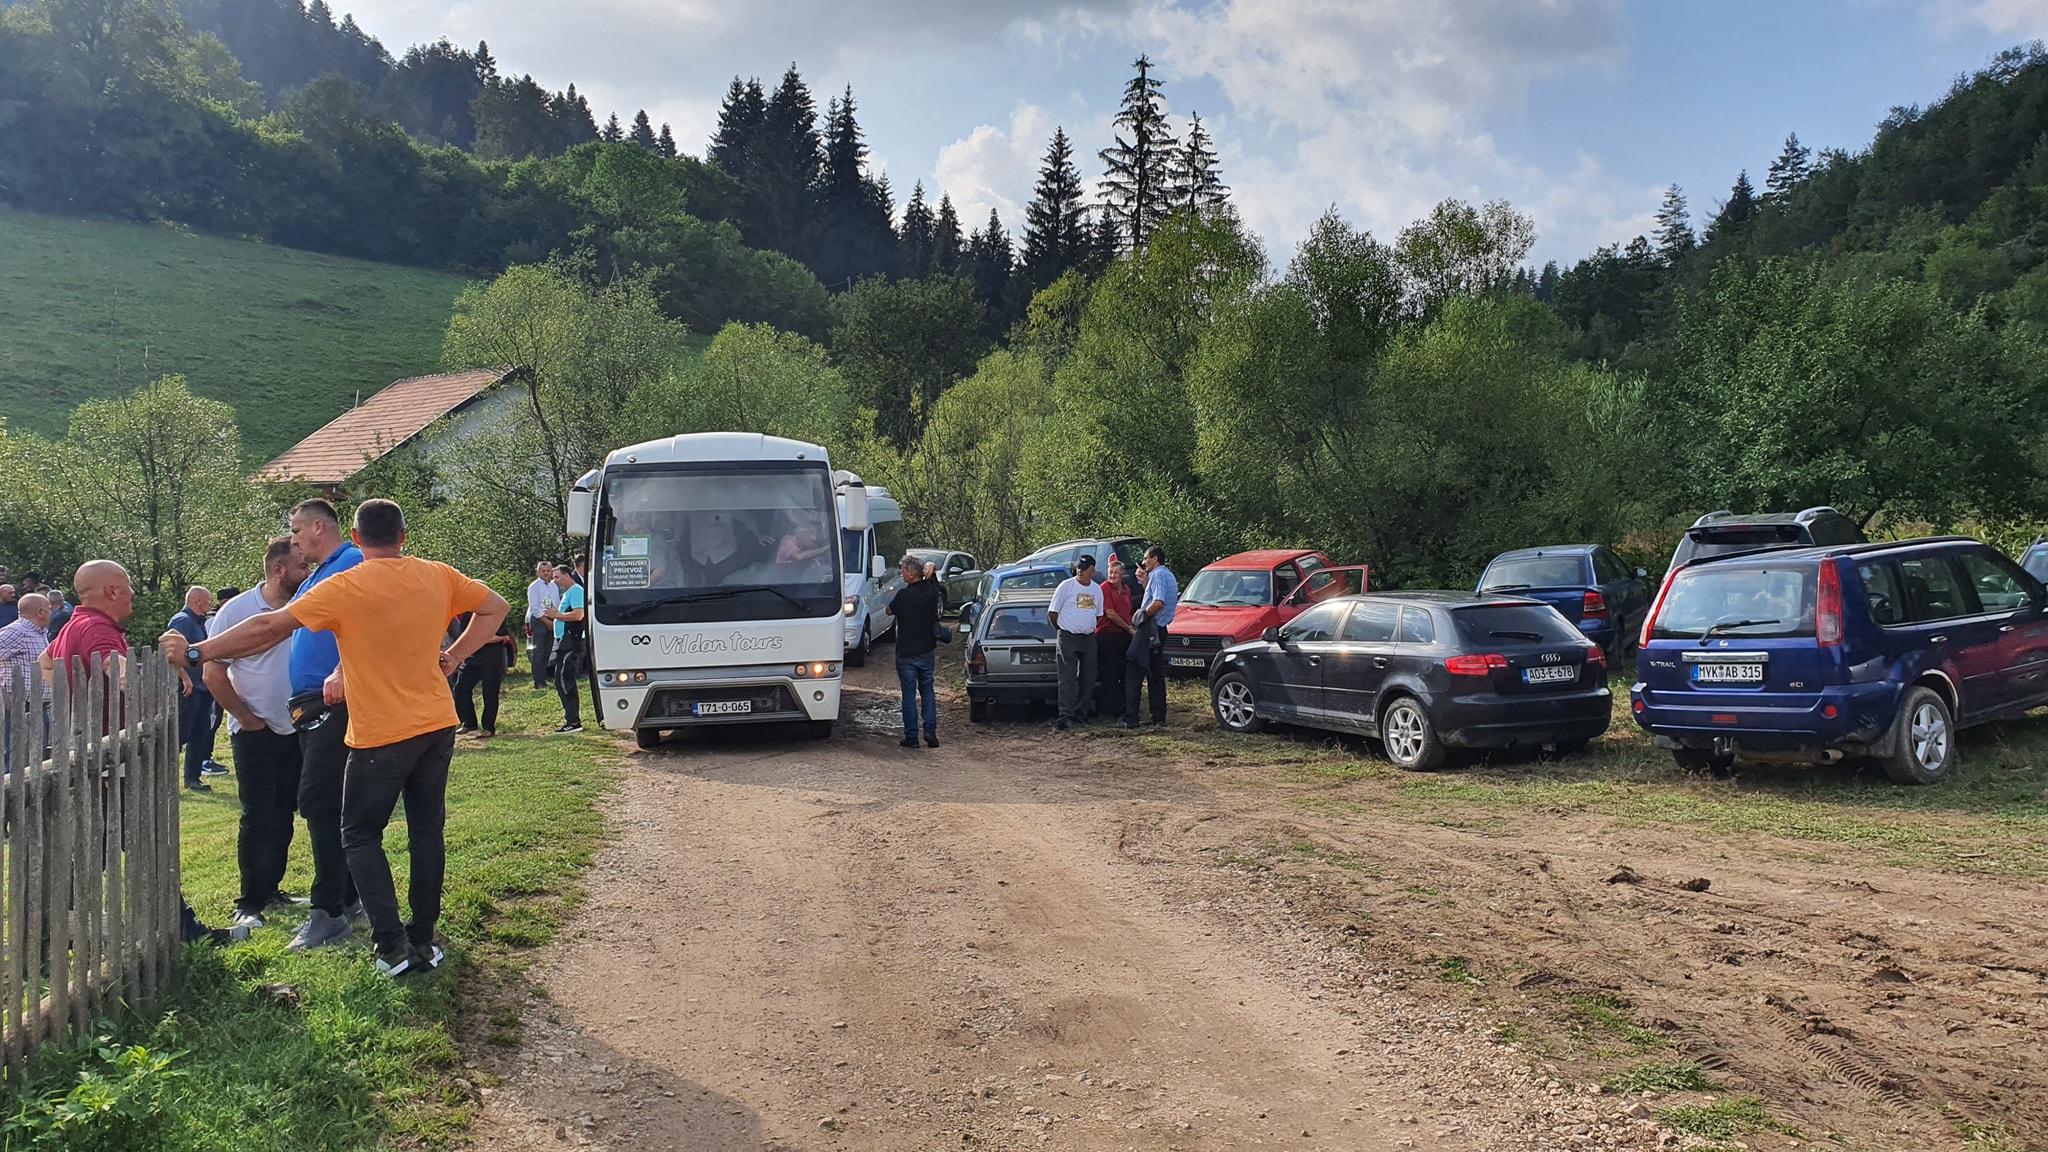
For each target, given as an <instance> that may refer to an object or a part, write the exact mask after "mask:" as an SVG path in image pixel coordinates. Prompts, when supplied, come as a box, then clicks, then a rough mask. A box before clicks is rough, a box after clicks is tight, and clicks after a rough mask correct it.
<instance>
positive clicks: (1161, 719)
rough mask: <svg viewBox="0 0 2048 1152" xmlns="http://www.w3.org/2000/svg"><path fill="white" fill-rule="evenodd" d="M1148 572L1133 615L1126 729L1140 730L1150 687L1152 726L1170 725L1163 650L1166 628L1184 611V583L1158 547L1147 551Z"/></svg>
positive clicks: (1126, 680) (1126, 677) (1144, 565)
mask: <svg viewBox="0 0 2048 1152" xmlns="http://www.w3.org/2000/svg"><path fill="white" fill-rule="evenodd" d="M1139 567H1140V568H1142V569H1144V572H1145V591H1144V593H1143V595H1142V596H1141V598H1140V600H1141V603H1140V606H1139V608H1138V610H1137V611H1136V612H1134V613H1132V616H1133V617H1134V618H1133V620H1132V623H1134V624H1136V625H1137V635H1136V636H1134V637H1133V638H1132V639H1131V647H1130V653H1129V655H1128V656H1126V657H1125V659H1126V660H1127V661H1128V662H1129V664H1130V665H1131V666H1130V667H1129V668H1127V669H1125V671H1124V719H1123V726H1124V727H1126V728H1136V727H1137V726H1138V697H1139V694H1140V693H1141V692H1143V691H1145V690H1146V688H1147V687H1148V686H1149V688H1150V690H1151V695H1152V723H1153V724H1154V725H1159V724H1164V723H1166V651H1165V649H1164V648H1162V647H1161V646H1160V641H1161V640H1162V639H1163V638H1164V633H1165V632H1166V626H1167V625H1168V624H1171V623H1173V614H1174V610H1175V609H1177V608H1179V607H1180V581H1178V580H1176V579H1174V576H1173V570H1172V569H1170V568H1168V567H1167V566H1166V550H1165V549H1163V548H1161V547H1160V546H1159V545H1157V544H1154V545H1152V546H1151V547H1149V548H1147V549H1145V558H1144V560H1142V561H1140V562H1139Z"/></svg>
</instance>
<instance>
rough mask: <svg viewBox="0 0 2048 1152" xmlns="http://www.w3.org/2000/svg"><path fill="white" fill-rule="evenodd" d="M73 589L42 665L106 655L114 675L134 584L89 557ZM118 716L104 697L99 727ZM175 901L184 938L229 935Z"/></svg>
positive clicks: (123, 650)
mask: <svg viewBox="0 0 2048 1152" xmlns="http://www.w3.org/2000/svg"><path fill="white" fill-rule="evenodd" d="M71 590H72V594H73V595H74V596H76V597H77V598H78V609H77V611H75V612H73V613H72V614H71V622H70V623H68V624H66V625H65V626H64V630H63V631H62V632H59V633H58V634H57V638H56V639H55V640H53V641H51V642H50V647H49V649H48V650H47V651H45V652H44V653H43V655H42V665H43V668H44V669H45V670H50V669H54V668H56V667H58V666H59V665H60V664H61V665H62V666H63V667H64V668H65V669H66V670H67V676H68V674H69V669H70V667H71V665H70V661H71V659H72V658H73V657H80V656H82V657H92V656H98V655H102V654H105V655H107V656H108V657H110V659H109V660H108V668H107V673H108V676H109V678H110V680H118V678H119V677H120V676H121V674H122V672H123V671H124V669H125V666H126V663H127V660H128V636H127V634H126V633H124V632H122V631H121V625H122V624H125V623H127V621H128V617H130V616H132V615H134V614H135V585H134V583H133V582H132V581H130V580H129V579H128V570H127V569H126V568H123V567H121V566H120V565H119V564H116V563H114V562H113V561H112V560H88V561H86V562H85V563H83V564H80V565H79V566H78V574H77V575H76V576H73V577H72V578H71ZM72 688H73V689H74V690H76V689H77V688H78V685H77V684H76V683H73V684H72ZM116 715H119V713H117V712H116V711H115V704H114V701H112V700H108V701H107V702H106V705H105V709H104V710H103V711H102V712H101V713H100V727H101V729H102V730H103V731H104V730H105V729H107V728H110V727H112V726H113V724H114V723H115V721H114V719H113V717H114V716H116ZM178 903H179V905H180V908H179V914H180V916H181V918H182V919H183V921H184V936H185V939H186V940H187V941H192V940H215V941H219V940H224V939H226V938H227V930H226V929H224V928H222V929H215V928H208V927H207V926H206V925H204V924H202V923H200V922H199V917H198V916H196V915H194V914H193V912H192V906H191V905H190V904H187V903H185V902H184V900H183V899H180V900H179V901H178Z"/></svg>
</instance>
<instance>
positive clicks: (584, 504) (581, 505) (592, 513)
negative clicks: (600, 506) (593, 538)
mask: <svg viewBox="0 0 2048 1152" xmlns="http://www.w3.org/2000/svg"><path fill="white" fill-rule="evenodd" d="M596 517H597V493H595V492H592V491H591V490H590V489H588V488H572V489H570V491H569V517H568V523H566V524H564V525H562V527H563V529H564V530H565V531H567V532H568V533H569V535H571V536H588V535H590V527H591V522H592V521H593V520H595V519H596Z"/></svg>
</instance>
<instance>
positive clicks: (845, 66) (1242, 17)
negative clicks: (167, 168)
mask: <svg viewBox="0 0 2048 1152" xmlns="http://www.w3.org/2000/svg"><path fill="white" fill-rule="evenodd" d="M334 7H335V9H336V10H337V11H344V10H349V11H353V12H354V13H355V15H356V18H357V20H358V21H359V22H360V23H361V24H362V25H363V26H364V27H365V28H366V29H367V30H369V31H370V32H371V33H373V34H375V35H377V36H378V37H379V38H380V39H382V40H383V41H384V42H385V44H386V46H387V47H389V48H391V49H392V50H393V51H394V52H397V51H402V50H403V48H404V46H405V45H407V44H410V43H413V42H415V41H421V40H431V39H435V38H437V37H440V36H444V35H445V36H447V37H449V38H450V39H452V40H455V41H457V42H460V43H464V44H473V43H474V42H475V41H477V40H478V39H487V40H488V41H489V42H490V44H491V48H492V52H493V53H494V55H496V57H497V59H498V63H499V67H500V69H501V70H504V71H508V72H515V73H517V72H531V73H532V74H533V75H534V77H535V78H536V79H537V80H539V81H541V82H542V83H544V84H546V85H548V86H550V87H557V88H559V87H562V86H564V85H566V84H568V83H570V82H571V81H574V82H575V83H576V85H577V87H578V89H579V90H580V91H583V92H586V93H588V94H589V95H590V96H591V98H592V103H593V104H594V105H595V106H596V107H597V109H598V115H599V118H600V119H602V118H603V116H604V115H605V113H606V112H608V111H611V110H614V109H615V110H617V111H619V112H620V113H621V119H622V120H623V119H629V118H630V117H631V114H632V112H633V111H634V110H635V109H638V108H643V107H644V108H646V109H647V110H648V112H649V114H650V115H652V116H653V117H654V118H655V120H656V121H657V122H659V121H667V122H669V123H670V124H672V125H673V126H674V129H675V133H676V137H677V140H678V142H679V143H681V144H682V146H683V147H684V149H685V150H686V151H693V152H701V151H702V149H703V146H704V142H705V140H706V139H707V138H708V136H709V133H710V131H711V129H712V127H713V125H714V124H715V122H716V116H717V106H718V100H719V98H720V96H721V95H722V94H723V92H724V89H725V85H726V82H727V81H728V80H729V79H730V78H731V77H732V76H733V75H735V74H738V75H743V76H753V75H758V76H760V77H761V78H762V80H763V81H764V82H765V83H768V84H770V85H772V84H773V83H774V81H775V80H776V79H777V78H778V77H779V76H780V74H781V72H782V70H783V68H784V67H786V66H787V65H788V64H789V63H790V62H791V61H794V62H796V64H797V65H798V67H799V69H800V70H801V72H802V73H803V75H804V77H805V79H806V80H807V81H808V82H809V83H810V85H811V87H812V90H813V92H814V93H815V94H816V96H817V99H818V104H819V108H820V111H822V110H823V107H824V103H825V98H826V96H827V95H829V94H832V93H836V92H838V91H839V90H840V89H841V88H842V87H844V86H845V85H847V84H851V85H852V86H853V89H854V94H855V97H856V98H857V100H858V102H859V105H860V120H861V124H862V126H863V127H864V128H865V130H866V131H867V134H868V141H869V145H870V147H871V148H872V149H873V153H874V156H873V160H874V163H875V164H876V165H877V166H878V167H882V168H885V169H886V170H887V172H888V174H889V177H890V180H891V182H892V183H893V185H894V186H895V189H896V192H897V195H898V198H899V202H900V200H901V199H902V198H903V197H906V196H908V194H909V191H910V187H911V185H912V183H913V182H914V181H918V180H922V181H923V182H924V184H925V187H926V189H927V191H928V192H929V194H930V195H931V196H932V198H933V199H934V200H935V201H936V199H937V196H938V192H939V191H941V190H943V191H946V192H949V193H950V194H951V195H952V197H953V199H954V202H955V204H956V206H957V207H958V208H959V209H960V211H961V215H962V217H963V218H964V219H966V220H967V221H968V222H969V223H970V224H976V223H979V222H980V221H981V220H983V219H985V218H986V216H987V214H988V211H989V209H990V207H992V206H993V207H995V208H997V209H998V210H999V211H1000V212H1001V213H1002V217H1003V220H1004V223H1005V225H1006V226H1007V227H1008V228H1009V229H1010V230H1011V231H1012V232H1013V233H1015V232H1017V231H1019V230H1020V229H1021V227H1022V205H1023V203H1024V202H1025V201H1026V200H1027V199H1028V198H1029V196H1030V188H1031V181H1032V178H1033V175H1034V173H1035V171H1036V168H1037V164H1038V161H1039V158H1040V157H1041V156H1042V154H1043V152H1044V150H1045V145H1046V142H1047V140H1048V139H1049V138H1050V137H1051V135H1052V130H1053V127H1054V126H1055V125H1064V126H1065V127H1066V129H1067V132H1068V134H1069V135H1070V136H1073V137H1074V138H1075V142H1076V148H1077V151H1079V152H1080V153H1081V154H1082V155H1083V157H1084V159H1085V162H1084V164H1083V170H1084V172H1085V173H1087V174H1088V175H1090V176H1093V175H1094V174H1095V173H1096V172H1097V171H1098V170H1099V165H1098V164H1097V163H1096V162H1095V161H1094V156H1093V154H1094V152H1095V151H1096V150H1097V149H1099V148H1101V147H1103V146H1104V145H1105V144H1107V143H1108V141H1109V131H1110V128H1109V121H1110V118H1111V117H1112V116H1114V114H1115V107H1116V101H1117V98H1118V95H1119V92H1120V90H1121V88H1122V85H1123V83H1124V81H1125V79H1126V78H1127V77H1128V76H1129V74H1130V70H1131V69H1130V64H1131V61H1132V60H1133V59H1134V58H1135V57H1136V56H1137V54H1138V53H1139V52H1141V51H1142V52H1146V53H1148V54H1149V55H1150V56H1151V58H1152V59H1153V61H1154V63H1155V65H1156V66H1157V74H1158V75H1159V76H1160V77H1161V78H1162V79H1163V80H1164V81H1165V83H1166V90H1165V94H1166V100H1167V104H1168V107H1169V111H1170V112H1171V113H1172V114H1173V116H1174V119H1175V121H1176V125H1177V126H1178V125H1179V124H1182V123H1184V122H1185V121H1184V118H1185V116H1186V114H1187V113H1188V112H1190V111H1195V112H1200V113H1201V115H1202V118H1203V121H1204V123H1205V124H1207V125H1208V126H1209V128H1210V130H1211V133H1212V135H1213V136H1214V137H1215V138H1216V140H1217V143H1218V145H1219V148H1220V150H1221V153H1222V156H1223V162H1224V171H1223V176H1224V179H1225V180H1226V182H1228V183H1229V184H1231V185H1232V187H1233V190H1234V198H1235V199H1236V201H1237V203H1238V206H1239V208H1240V210H1241V211H1242V213H1243V214H1244V217H1245V219H1246V221H1247V223H1249V224H1250V225H1251V226H1252V227H1253V228H1254V229H1255V230H1256V231H1257V232H1258V233H1259V234H1260V236H1261V237H1262V238H1263V239H1264V240H1265V242H1266V245H1267V249H1268V251H1269V252H1270V253H1272V255H1273V257H1274V259H1275V261H1276V263H1277V262H1284V261H1285V259H1286V258H1287V256H1288V254H1289V253H1290V252H1291V251H1292V250H1293V247H1294V245H1295V243H1296V242H1297V241H1298V240H1299V239H1300V238H1301V236H1302V235H1303V234H1304V232H1305V231H1306V229H1307V226H1308V224H1309V223H1310V222H1311V221H1312V220H1313V219H1314V218H1315V216H1316V215H1318V214H1319V213H1320V212H1322V211H1323V210H1324V209H1325V208H1328V207H1330V206H1333V205H1334V206H1335V207H1336V208H1337V210H1338V211H1339V212H1341V213H1342V214H1343V215H1345V216H1346V217H1348V218H1350V219H1351V220H1353V221H1354V222H1356V223H1359V224H1361V225H1363V226H1365V227H1368V228H1370V229H1372V230H1373V231H1374V232H1375V233H1376V234H1378V235H1381V236H1383V237H1387V238H1391V237H1392V236H1393V234H1394V233H1395V232H1397V231H1398V230H1399V229H1400V227H1401V226H1402V225H1403V224H1405V223H1407V222H1408V221H1410V220H1412V219H1414V218H1415V217H1417V216H1418V215H1420V214H1421V213H1423V212H1425V211H1427V209H1428V208H1429V206H1430V205H1431V204H1433V203H1435V202H1436V201H1438V200H1440V199H1443V198H1444V197H1447V196H1457V197H1460V198H1464V199H1468V200H1491V199H1506V200H1508V201H1510V202H1511V203H1513V204H1514V205H1515V206H1516V207H1517V208H1519V209H1521V210H1522V211H1524V212H1526V213H1528V214H1529V215H1531V216H1533V217H1534V218H1535V220H1536V222H1537V227H1538V233H1539V238H1538V241H1537V247H1536V251H1535V253H1534V258H1535V259H1537V260H1542V259H1547V258H1555V259H1558V260H1560V261H1566V262H1568V261H1570V260H1572V259H1575V258H1577V257H1578V256H1581V255H1584V254H1585V253H1586V252H1588V251H1590V250H1591V249H1592V248H1594V247H1595V246H1597V245H1599V244H1603V243H1612V242H1620V241H1625V240H1627V239H1628V238H1629V237H1631V236H1633V235H1636V234H1637V233H1638V232H1642V231H1645V230H1647V227H1648V222H1649V218H1650V215H1651V213H1653V212H1654V211H1655V210H1656V207H1657V202H1658V199H1659V197H1660V196H1661V193H1662V190H1663V188H1664V186H1665V185H1666V184H1669V183H1672V182H1676V183H1678V184H1680V185H1682V186H1683V187H1684V188H1685V189H1686V192H1687V194H1688V196H1689V197H1690V199H1691V201H1692V204H1693V209H1694V215H1695V218H1696V220H1698V219H1701V218H1702V217H1704V215H1705V214H1706V213H1707V212H1708V211H1710V210H1711V208H1712V206H1713V205H1714V204H1715V203H1716V202H1717V201H1719V200H1720V199H1721V198H1723V197H1725V196H1726V194H1727V191H1728V187H1729V185H1730V184H1731V183H1733V181H1734V178H1735V173H1736V171H1737V170H1738V169H1741V168H1744V167H1747V168H1748V169H1749V171H1750V175H1751V178H1752V180H1753V181H1755V182H1756V183H1758V184H1761V183H1762V179H1763V170H1764V168H1765V167H1766V166H1767V165H1768V164H1769V162H1770V160H1771V158H1772V157H1773V156H1774V155H1776V153H1777V151H1778V147H1779V144H1780V143H1781V142H1782V141H1783V139H1784V137H1785V134H1786V133H1787V132H1788V131H1796V132H1798V133H1799V136H1800V138H1801V139H1802V140H1803V141H1805V142H1806V143H1808V144H1809V145H1812V146H1814V147H1816V148H1818V147H1821V146H1827V145H1833V146H1838V147H1844V148H1850V149H1855V148H1858V147H1860V146H1862V145H1863V144H1864V143H1866V142H1867V141H1868V140H1869V138H1870V135H1871V132H1872V130H1873V128H1874V126H1875V125H1876V123H1877V121H1878V120H1879V119H1880V118H1882V117H1883V116H1884V115H1885V113H1886V111H1887V110H1888V109H1889V108H1891V107H1892V106H1894V105H1899V104H1913V103H1921V104H1924V103H1928V102H1931V101H1933V100H1934V99H1936V98H1938V97H1939V96H1940V94H1941V93H1942V92H1943V91H1944V90H1945V89H1946V88H1947V87H1948V84H1949V82H1950V80H1951V79H1952V78H1953V77H1955V76H1956V75H1957V74H1959V73H1964V72H1968V71H1971V70H1974V69H1976V68H1979V67H1981V66H1983V65H1984V64H1985V63H1986V62H1988V61H1989V59H1990V58H1991V56H1992V55H1993V54H1994V53H1996V52H1997V51H1998V50H2000V49H2001V48H2004V47H2008V46H2011V45H2013V44H2015V43H2020V42H2022V41H2025V40H2029V39H2034V38H2040V37H2048V0H1947V2H1941V0H1777V2H1775V3H1763V2H1755V0H1727V2H1718V3H1686V4H1680V3H1658V2H1651V0H1642V2H1637V3H1627V2H1624V0H1429V2H1415V0H1013V2H1011V3H1008V4H980V3H973V2H971V0H957V2H945V0H897V2H894V3H884V2H881V0H786V2H781V3H776V2H771V0H764V2H760V3H753V4H735V3H732V2H731V0H579V2H578V3H576V4H573V5H565V4H561V3H559V2H554V3H547V4H542V3H538V2H535V0H489V2H485V0H361V2H358V3H353V4H351V3H349V2H347V0H337V2H335V3H334Z"/></svg>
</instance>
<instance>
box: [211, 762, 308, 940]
mask: <svg viewBox="0 0 2048 1152" xmlns="http://www.w3.org/2000/svg"><path fill="white" fill-rule="evenodd" d="M228 745H229V746H230V747H232V748H233V749H234V750H235V791H236V792H238V793H240V794H241V797H242V826H241V829H240V832H239V834H238V835H237V836H236V838H235V862H236V863H237V864H238V865H240V867H241V872H242V894H241V896H240V897H238V898H237V899H236V900H235V907H236V908H237V909H239V910H241V911H244V912H261V911H263V906H264V905H265V904H268V903H270V902H271V900H273V899H274V898H276V896H277V886H278V884H280V883H282V882H283V880H284V864H285V857H286V856H287V855H288V854H289V853H290V852H291V848H292V817H293V816H295V815H297V813H298V807H299V766H300V763H301V762H302V757H301V756H300V753H299V738H298V736H297V735H295V734H293V733H290V732H287V733H285V734H283V735H279V734H278V733H276V732H272V731H271V730H270V729H268V728H258V729H255V730H253V731H249V732H230V733H228Z"/></svg>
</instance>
